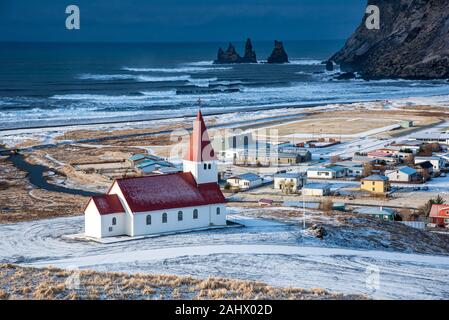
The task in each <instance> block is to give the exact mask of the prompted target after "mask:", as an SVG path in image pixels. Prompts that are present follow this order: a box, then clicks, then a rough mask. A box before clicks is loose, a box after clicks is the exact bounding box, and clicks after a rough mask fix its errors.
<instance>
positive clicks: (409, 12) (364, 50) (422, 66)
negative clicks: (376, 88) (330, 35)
mask: <svg viewBox="0 0 449 320" xmlns="http://www.w3.org/2000/svg"><path fill="white" fill-rule="evenodd" d="M368 5H376V6H378V7H379V9H380V29H379V30H376V29H373V30H369V29H368V28H366V26H365V20H366V17H367V16H368V14H366V15H365V16H364V18H363V19H362V23H361V24H360V26H359V27H358V28H357V30H356V31H355V32H354V34H353V35H352V36H351V37H350V38H349V40H348V41H347V42H346V44H345V46H344V47H343V49H341V50H340V51H339V52H337V53H336V54H335V55H334V56H332V57H331V58H330V60H332V61H334V62H336V63H338V64H340V65H341V69H342V70H343V71H347V72H355V71H357V72H359V73H361V75H362V76H363V77H364V78H367V79H379V78H405V79H447V78H449V18H448V17H449V0H368Z"/></svg>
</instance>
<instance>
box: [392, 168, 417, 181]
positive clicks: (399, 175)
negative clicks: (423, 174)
mask: <svg viewBox="0 0 449 320" xmlns="http://www.w3.org/2000/svg"><path fill="white" fill-rule="evenodd" d="M385 176H386V177H387V178H388V180H390V181H391V182H404V183H410V182H417V181H419V180H420V176H419V174H418V171H416V170H415V169H413V168H410V167H407V166H403V167H399V168H397V169H394V170H386V171H385Z"/></svg>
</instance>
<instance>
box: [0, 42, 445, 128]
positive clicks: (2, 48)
mask: <svg viewBox="0 0 449 320" xmlns="http://www.w3.org/2000/svg"><path fill="white" fill-rule="evenodd" d="M343 43H344V41H285V42H284V46H285V49H286V51H287V53H288V54H289V58H290V61H291V63H289V64H284V65H269V64H266V63H258V64H240V65H214V64H213V60H214V59H215V57H216V53H217V50H218V48H219V47H220V46H221V47H223V49H226V48H227V43H225V42H222V43H204V42H199V43H0V129H9V128H27V127H36V126H56V125H66V124H87V123H100V122H110V121H128V120H145V119H156V118H170V117H179V116H184V115H193V114H194V113H195V111H196V110H197V109H198V99H200V100H201V108H202V110H203V112H204V113H205V114H208V113H226V112H231V111H235V110H246V109H251V110H254V109H258V108H265V109H266V108H277V107H281V106H307V105H314V104H326V103H338V102H353V101H367V100H376V99H392V98H401V97H409V96H429V95H439V94H448V93H449V83H447V82H444V81H406V80H379V81H363V80H360V79H357V80H345V81H336V80H333V77H334V76H335V72H327V71H325V66H324V65H323V64H321V62H322V61H323V60H324V59H326V58H328V57H329V56H331V55H332V53H334V52H336V51H337V50H338V49H339V48H341V46H342V45H343ZM234 44H235V45H236V48H237V50H238V52H239V53H240V54H241V55H243V50H244V43H243V42H235V43H234ZM253 47H254V49H255V50H256V53H257V57H258V60H259V61H261V62H263V61H266V59H267V57H268V56H269V54H270V52H271V50H272V48H273V43H272V42H254V43H253Z"/></svg>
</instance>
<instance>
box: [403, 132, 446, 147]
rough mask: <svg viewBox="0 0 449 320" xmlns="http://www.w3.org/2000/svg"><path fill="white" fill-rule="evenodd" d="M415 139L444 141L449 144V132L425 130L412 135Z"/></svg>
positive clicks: (434, 141) (431, 141)
mask: <svg viewBox="0 0 449 320" xmlns="http://www.w3.org/2000/svg"><path fill="white" fill-rule="evenodd" d="M412 138H413V139H415V140H417V141H421V142H428V143H436V142H438V143H442V144H446V145H449V133H447V132H423V133H416V134H414V135H413V136H412Z"/></svg>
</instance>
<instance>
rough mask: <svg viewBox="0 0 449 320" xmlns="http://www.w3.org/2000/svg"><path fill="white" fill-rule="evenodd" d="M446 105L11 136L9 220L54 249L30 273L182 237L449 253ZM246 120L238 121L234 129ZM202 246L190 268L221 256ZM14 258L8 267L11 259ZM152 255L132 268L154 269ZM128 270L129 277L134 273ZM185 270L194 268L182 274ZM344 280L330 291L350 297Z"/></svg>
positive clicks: (362, 107)
mask: <svg viewBox="0 0 449 320" xmlns="http://www.w3.org/2000/svg"><path fill="white" fill-rule="evenodd" d="M418 103H419V104H418ZM447 103H448V99H447V98H446V97H444V96H441V97H438V98H436V97H432V98H429V99H427V100H426V99H422V98H420V99H419V100H418V99H417V100H414V99H404V100H392V101H375V102H366V103H355V104H341V105H328V106H322V107H313V108H286V109H280V110H277V111H269V112H264V111H260V112H258V113H257V116H255V114H254V113H252V112H249V113H245V112H240V113H239V114H238V115H228V116H227V118H226V117H225V116H223V115H220V116H214V115H208V114H202V113H201V112H198V114H197V115H196V117H194V118H192V117H186V118H182V119H179V120H171V121H165V120H164V121H159V123H158V126H157V127H154V126H148V127H146V126H147V123H146V122H141V123H127V124H123V123H121V124H107V125H106V124H105V125H103V127H104V129H101V130H99V129H96V130H94V129H91V128H89V127H86V129H82V130H80V129H75V130H73V129H71V128H70V127H69V128H66V127H60V128H51V129H46V128H40V129H35V130H34V132H33V130H31V132H30V131H26V132H20V130H13V131H11V132H8V131H3V132H2V141H3V143H5V145H4V147H3V151H2V153H3V156H2V160H1V161H2V171H1V181H2V197H3V198H2V207H1V210H2V214H1V217H2V219H3V223H6V224H4V226H5V227H7V226H8V225H11V223H13V225H15V226H17V227H18V228H31V230H30V236H31V237H32V238H31V239H35V237H38V238H42V239H49V238H48V237H51V238H53V239H55V240H56V243H54V248H53V249H52V250H53V251H54V250H57V251H54V253H56V256H55V255H54V254H52V255H53V256H54V257H53V260H52V261H48V262H46V261H45V260H43V261H42V262H39V263H37V264H35V263H31V262H29V263H27V264H28V265H31V266H38V265H40V266H45V265H55V266H59V267H65V266H68V265H72V264H73V263H75V262H72V260H70V259H69V260H67V259H64V258H63V255H64V253H63V252H65V251H66V250H67V248H69V247H71V248H72V249H75V248H77V249H75V251H79V250H81V252H82V251H83V250H85V249H87V248H90V246H94V244H95V243H97V244H100V245H103V246H107V247H106V248H105V249H106V250H107V251H108V252H110V253H109V255H110V256H111V259H113V260H111V261H110V262H107V261H108V260H107V259H109V258H106V256H104V254H102V253H100V252H96V250H97V249H95V250H94V251H92V250H93V248H94V247H92V248H91V249H88V252H86V253H84V255H85V256H86V258H85V259H82V260H79V259H80V257H78V258H76V256H78V254H75V256H74V257H73V259H75V258H76V261H77V262H76V263H75V264H77V265H79V267H82V268H94V269H95V268H96V265H97V263H99V262H101V264H102V265H103V264H104V263H106V264H108V263H112V261H120V260H123V259H124V258H125V256H123V257H122V256H119V255H118V254H119V253H118V252H117V253H114V252H115V251H116V250H117V249H119V248H122V247H126V248H127V250H131V251H134V250H137V249H138V248H141V245H140V243H141V242H140V241H144V243H152V242H153V241H154V238H155V237H158V239H161V237H162V238H164V240H163V243H165V246H168V247H174V248H175V247H177V246H179V245H180V243H178V241H179V239H178V238H179V237H188V238H189V239H190V238H191V237H192V236H193V237H199V238H198V240H199V239H203V238H204V239H209V237H211V236H212V237H214V238H215V240H214V241H213V242H212V243H214V244H218V243H221V241H225V242H228V243H229V244H233V243H235V244H237V243H239V245H241V243H240V240H238V239H240V237H242V236H245V237H247V236H249V235H250V234H251V235H253V237H256V238H255V239H253V240H250V243H255V244H257V243H258V242H259V241H261V240H256V239H258V238H260V237H262V238H264V237H266V232H267V231H268V230H273V231H272V232H274V230H277V231H276V233H277V232H281V234H282V232H284V231H282V230H284V229H283V228H287V229H288V228H294V229H293V230H296V229H297V230H298V231H297V232H299V234H300V235H299V234H298V235H297V236H295V237H294V238H295V239H301V240H299V241H301V242H304V243H307V245H306V247H308V246H315V247H316V246H318V247H320V248H323V249H324V248H330V250H336V249H333V248H348V249H349V248H350V249H351V250H352V249H356V250H367V251H366V252H367V254H368V253H369V252H371V250H381V251H386V252H391V253H393V252H396V253H399V252H411V253H419V254H429V255H432V254H441V255H445V254H447V250H448V245H447V243H448V242H447V237H448V231H447V230H448V229H447V226H448V217H447V213H448V212H449V205H446V203H449V202H448V201H449V199H448V192H449V187H448V186H449V184H448V182H447V181H448V180H447V176H446V173H447V161H448V155H447V147H448V142H449V140H448V137H449V136H447V134H446V133H445V129H446V128H447V127H448V122H447V120H445V117H449V114H448V115H446V110H445V109H444V106H445V105H446V104H447ZM421 106H422V107H421ZM424 106H425V108H424ZM421 108H422V109H425V112H424V111H423V112H421V111H420V109H421ZM429 110H430V111H429ZM203 113H204V112H203ZM374 115H375V116H376V118H375V120H373V118H374ZM236 118H238V119H239V121H236V122H235V124H233V122H232V121H229V120H230V119H236ZM446 119H447V118H446ZM323 123H330V124H329V125H322V124H323ZM320 124H321V125H320ZM114 127H117V129H114ZM153 128H155V129H153ZM170 128H171V129H172V130H168V129H170ZM161 131H162V132H161ZM8 153H9V154H8ZM206 156H208V157H210V158H207V157H206ZM204 157H206V158H204ZM25 164H26V165H25ZM209 167H210V169H209ZM49 186H50V187H49ZM70 216H73V218H72V217H70ZM48 218H57V219H56V220H55V219H48ZM59 219H62V220H59ZM21 221H23V222H21ZM27 221H29V222H27ZM18 222H19V223H18ZM38 226H39V227H38ZM41 228H45V230H46V231H45V233H42V231H39V230H41ZM279 228H280V229H279ZM2 230H3V229H2ZM9 230H10V231H6V229H5V230H3V231H2V235H3V237H7V238H4V239H3V240H5V241H3V242H2V243H3V246H8V243H9V241H10V240H13V239H14V236H13V234H11V233H10V232H14V231H13V230H14V228H13V229H9ZM35 232H37V233H35ZM53 233H57V234H58V236H57V238H54V235H52V234H53ZM237 236H238V237H237ZM297 237H299V238H297ZM38 238H36V239H35V240H32V241H31V242H30V243H28V242H27V241H25V239H22V240H20V241H21V242H22V241H25V242H24V243H23V245H24V246H23V251H22V254H23V255H26V256H28V255H31V256H34V255H36V254H37V253H36V252H34V253H31V251H29V250H32V249H31V248H33V247H34V245H37V246H40V244H39V243H40V241H38V240H37V239H38ZM142 239H146V240H142ZM281 239H282V237H281ZM16 240H17V239H16ZM16 240H14V241H16ZM132 240H139V241H132ZM36 241H37V242H36ZM45 241H48V240H45ZM158 241H159V240H158ZM205 241H207V240H205ZM217 241H218V242H217ZM254 241H255V242H254ZM284 241H287V242H284ZM295 241H298V240H295ZM87 243H91V244H89V247H85V245H86V244H87ZM270 243H273V244H277V245H279V244H284V245H285V244H287V243H290V240H282V241H281V242H279V240H274V239H273V240H270ZM198 245H199V247H191V248H189V249H186V250H187V251H189V252H191V254H192V258H193V257H194V256H195V252H196V250H211V248H209V247H207V246H205V247H202V245H200V244H198ZM289 245H293V246H297V245H295V244H293V243H290V244H289ZM80 246H81V247H80ZM234 246H235V245H234ZM56 248H60V250H61V251H60V252H59V251H58V249H56ZM82 248H85V249H82ZM195 248H198V249H195ZM220 248H221V247H220ZM251 248H252V249H249V248H247V249H243V248H242V250H250V251H252V252H253V251H254V250H255V251H256V252H257V251H258V250H261V249H262V248H264V245H261V244H257V246H256V247H255V246H252V247H251ZM300 248H304V247H303V245H300V246H298V247H297V249H298V250H303V249H300ZM4 249H5V250H3V249H2V250H3V251H2V252H3V257H2V259H4V261H11V258H10V257H8V252H9V249H7V247H5V248H4ZM217 249H218V248H217ZM217 249H214V250H217ZM119 250H122V249H119ZM152 250H153V249H152ZM154 250H156V251H154ZM154 250H153V253H156V252H158V250H161V249H158V247H156V248H155V249H154ZM219 250H220V251H219V252H222V251H221V250H224V252H227V251H228V250H229V251H230V252H233V250H236V248H233V246H232V245H225V246H223V247H222V249H219ZM239 250H240V249H239ZM272 250H274V249H272ZM316 250H321V249H316ZM40 251H42V250H40ZM150 251H151V250H150ZM381 251H379V252H381ZM57 252H59V253H57ZM201 252H202V251H201ZM42 253H43V254H45V250H44V251H42ZM112 253H114V254H113V255H111V254H112ZM197 254H201V255H202V254H204V253H199V252H198V253H197ZM59 255H61V256H60V257H59ZM159 255H160V257H161V258H163V257H166V253H162V252H161V253H158V255H156V257H158V256H159ZM38 256H39V254H38ZM112 257H114V258H112ZM126 257H128V258H129V257H130V256H129V255H127V256H126ZM144 257H146V256H144V255H142V256H139V257H137V256H136V257H135V258H132V259H136V260H141V259H143V260H142V263H143V261H145V260H146V259H147V258H144ZM105 259H106V260H105ZM66 260H67V261H66ZM84 260H85V261H84ZM175 260H176V259H175ZM30 261H31V260H30ZM125 261H128V260H124V262H123V263H122V265H123V267H119V269H118V270H120V271H122V270H123V271H125V270H129V269H130V268H133V267H132V266H131V265H129V262H125ZM205 263H207V264H209V263H211V262H205ZM378 263H382V264H383V263H385V262H384V261H382V262H380V261H379V262H378ZM115 266H116V267H117V266H120V264H119V265H117V264H115ZM192 266H193V265H192ZM116 267H113V264H110V265H109V267H108V269H110V270H115V269H116ZM160 267H161V268H165V267H162V265H161V266H160ZM402 267H405V268H412V267H411V265H407V264H406V265H402ZM154 268H155V269H154V270H155V271H154V272H161V270H162V269H159V266H158V265H155V267H154ZM181 270H184V271H183V272H182V273H181V274H184V272H185V270H186V269H185V268H184V269H178V270H176V269H172V271H171V272H173V273H175V274H178V273H179V272H180V271H181ZM299 270H300V269H298V272H299ZM408 270H409V272H414V271H412V270H414V269H408ZM192 272H194V271H193V270H192ZM214 275H220V274H214ZM240 277H243V278H246V277H245V275H244V274H241V275H240ZM249 279H251V278H249ZM298 279H303V278H298ZM267 281H268V282H269V280H268V279H267ZM300 281H302V280H300ZM318 282H320V281H318ZM333 283H334V282H325V283H323V286H324V287H325V288H327V289H329V290H331V291H336V292H343V293H350V292H348V291H347V290H346V289H345V287H341V286H340V285H334V284H333ZM298 285H299V286H301V285H302V283H301V282H300V283H298ZM432 285H437V284H436V283H434V284H432ZM361 292H363V290H361ZM378 294H379V297H381V296H382V297H384V296H388V297H392V296H394V295H396V294H398V293H397V291H396V289H394V292H381V291H379V293H378Z"/></svg>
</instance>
